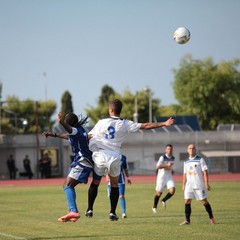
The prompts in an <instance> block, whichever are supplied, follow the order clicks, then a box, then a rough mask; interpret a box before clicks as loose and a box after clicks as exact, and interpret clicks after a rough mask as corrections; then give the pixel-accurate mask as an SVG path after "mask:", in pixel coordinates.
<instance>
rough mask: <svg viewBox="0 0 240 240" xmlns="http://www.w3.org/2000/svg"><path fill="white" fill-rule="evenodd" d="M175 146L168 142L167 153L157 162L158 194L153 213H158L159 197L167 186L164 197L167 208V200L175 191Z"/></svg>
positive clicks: (155, 198)
mask: <svg viewBox="0 0 240 240" xmlns="http://www.w3.org/2000/svg"><path fill="white" fill-rule="evenodd" d="M172 152H173V146H172V145H171V144H167V145H166V148H165V154H164V155H162V156H160V158H159V160H158V162H157V164H156V169H157V180H156V195H155V197H154V203H153V207H152V211H153V213H157V206H158V202H159V199H160V197H161V195H162V193H163V191H164V189H165V188H167V189H168V193H167V195H166V196H165V197H164V198H163V199H162V206H163V208H164V209H166V201H167V200H168V199H170V198H171V197H172V196H173V195H174V193H175V182H174V180H173V177H172V171H173V169H172V166H173V164H174V159H175V158H174V156H173V155H172Z"/></svg>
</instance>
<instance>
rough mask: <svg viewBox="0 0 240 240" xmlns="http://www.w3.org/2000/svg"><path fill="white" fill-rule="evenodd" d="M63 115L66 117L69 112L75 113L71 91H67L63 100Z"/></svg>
mask: <svg viewBox="0 0 240 240" xmlns="http://www.w3.org/2000/svg"><path fill="white" fill-rule="evenodd" d="M61 103H62V107H61V114H62V116H65V115H66V114H67V113H69V112H73V105H72V95H71V94H70V92H69V91H65V92H64V93H63V95H62V98H61Z"/></svg>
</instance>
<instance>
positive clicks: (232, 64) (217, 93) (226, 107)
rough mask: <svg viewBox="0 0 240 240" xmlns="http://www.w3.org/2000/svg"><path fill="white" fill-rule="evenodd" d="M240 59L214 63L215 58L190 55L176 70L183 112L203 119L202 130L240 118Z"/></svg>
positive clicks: (177, 88)
mask: <svg viewBox="0 0 240 240" xmlns="http://www.w3.org/2000/svg"><path fill="white" fill-rule="evenodd" d="M239 64H240V59H235V60H232V61H229V62H225V61H222V62H220V63H219V64H217V65H216V64H214V63H213V60H212V59H211V58H208V59H206V60H203V61H201V60H194V59H193V58H192V57H191V56H190V55H188V56H186V57H184V58H183V59H182V60H181V62H180V68H179V69H178V70H176V69H174V70H173V72H174V75H175V81H174V92H175V97H176V99H177V100H178V101H179V104H180V107H181V112H182V113H185V114H195V115H197V116H198V117H199V120H200V124H201V127H202V129H210V130H211V129H216V127H217V126H218V124H220V123H236V122H239V120H238V119H239V117H240V73H239Z"/></svg>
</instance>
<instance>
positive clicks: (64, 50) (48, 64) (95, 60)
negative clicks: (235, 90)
mask: <svg viewBox="0 0 240 240" xmlns="http://www.w3.org/2000/svg"><path fill="white" fill-rule="evenodd" d="M239 12H240V1H239V0H222V1H218V0H202V1H199V0H181V1H179V0H169V1H164V0H0V81H1V82H2V84H3V90H2V100H5V99H6V97H7V96H9V95H16V96H18V97H19V98H20V100H25V99H27V98H31V99H33V100H36V101H39V100H43V101H44V100H46V99H52V100H55V101H56V102H57V104H58V108H57V111H59V110H60V108H61V97H62V94H63V93H64V91H66V90H68V91H69V92H70V93H71V95H72V101H73V106H74V111H75V112H76V113H77V114H81V113H82V114H85V111H84V109H85V108H86V107H87V106H96V102H97V98H98V97H99V95H100V91H101V88H102V86H103V85H105V84H108V85H110V86H111V87H113V88H114V89H115V91H117V92H119V93H121V94H122V93H123V92H124V90H126V89H128V90H130V91H131V92H132V93H135V92H136V91H139V90H142V89H144V88H145V87H146V86H148V87H149V88H150V89H151V90H152V92H153V97H154V98H159V99H160V100H161V103H162V104H163V105H169V104H172V103H177V101H176V99H175V97H174V92H173V88H172V83H173V81H174V78H173V77H174V76H173V74H172V69H173V68H178V67H179V62H180V59H181V58H183V57H184V56H185V55H186V54H192V56H193V58H195V59H201V60H203V59H206V58H208V57H212V58H213V60H214V61H215V62H216V63H218V62H219V61H221V60H225V61H229V60H232V59H234V58H239V57H240V55H239V54H240V44H239V39H240V31H239V30H240V29H239V23H240V14H239ZM182 26H185V27H187V28H188V29H189V30H190V32H191V36H192V37H191V40H190V41H189V42H188V43H187V44H185V45H179V44H177V43H175V42H174V40H173V37H172V34H173V32H174V30H175V29H176V28H178V27H182ZM45 73H46V74H45Z"/></svg>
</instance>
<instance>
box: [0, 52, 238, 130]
mask: <svg viewBox="0 0 240 240" xmlns="http://www.w3.org/2000/svg"><path fill="white" fill-rule="evenodd" d="M239 64H240V59H233V60H230V61H221V62H219V63H218V64H215V63H214V61H213V59H212V58H207V59H204V60H197V59H193V57H192V56H191V55H187V56H185V57H184V58H182V59H181V60H180V64H179V68H178V69H173V75H174V82H173V90H174V94H175V98H176V99H177V101H178V104H172V105H168V106H162V105H161V100H160V99H158V98H155V97H154V93H153V92H152V91H151V90H150V89H144V90H139V91H138V92H137V93H134V94H133V93H131V91H129V90H125V91H124V92H123V93H122V94H120V93H118V92H116V91H115V90H114V88H113V87H112V86H109V85H104V86H103V87H102V89H101V92H100V95H99V97H98V99H97V102H96V106H88V107H86V108H85V111H86V115H87V116H89V119H90V124H91V125H94V124H95V123H96V122H97V121H98V120H99V119H101V118H104V117H106V116H107V115H108V102H109V100H110V99H113V98H120V99H121V100H122V102H123V104H124V109H123V112H122V117H123V118H127V119H132V120H136V119H137V120H138V122H147V121H149V107H150V104H149V101H150V99H151V109H152V116H153V117H154V116H174V115H196V116H198V118H199V122H200V125H201V128H202V129H203V130H215V129H216V127H217V126H218V125H219V124H226V123H228V124H234V123H239V121H240V120H239V119H240V68H239V66H240V65H239ZM150 94H151V96H150ZM0 104H1V105H0V107H1V109H0V110H1V115H0V116H1V118H0V121H1V133H2V134H29V133H38V132H42V131H44V130H50V129H51V128H52V127H53V125H54V123H55V120H52V116H53V115H54V114H55V113H56V108H57V104H56V102H55V101H54V100H48V101H38V102H36V101H34V100H31V99H26V100H24V101H20V100H19V98H18V97H17V96H8V97H7V99H6V101H4V102H1V103H0ZM73 111H74V109H73V104H72V96H71V93H70V92H69V91H65V92H64V93H63V95H62V98H61V112H62V114H63V115H65V114H66V113H67V112H73ZM76 114H78V113H76Z"/></svg>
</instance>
